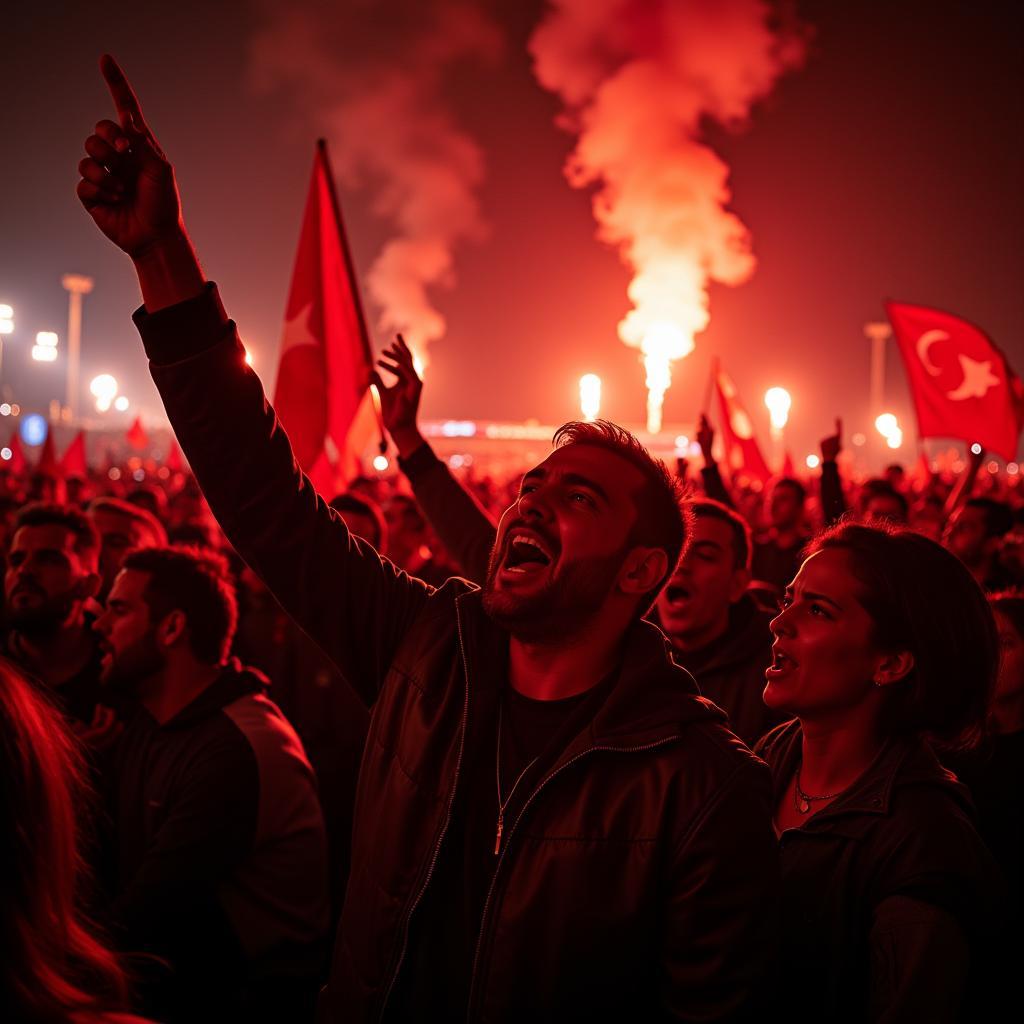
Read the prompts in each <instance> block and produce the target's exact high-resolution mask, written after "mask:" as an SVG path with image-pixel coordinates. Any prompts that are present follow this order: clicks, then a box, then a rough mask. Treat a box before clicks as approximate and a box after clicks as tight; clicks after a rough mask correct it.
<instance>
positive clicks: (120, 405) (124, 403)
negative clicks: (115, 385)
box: [114, 395, 131, 412]
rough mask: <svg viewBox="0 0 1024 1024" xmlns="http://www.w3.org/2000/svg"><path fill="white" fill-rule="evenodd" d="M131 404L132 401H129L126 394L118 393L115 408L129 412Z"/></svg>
mask: <svg viewBox="0 0 1024 1024" xmlns="http://www.w3.org/2000/svg"><path fill="white" fill-rule="evenodd" d="M130 404H131V403H130V402H129V401H128V397H127V396H126V395H118V396H117V398H115V399H114V408H115V409H116V410H117V411H118V412H127V411H128V406H129V405H130Z"/></svg>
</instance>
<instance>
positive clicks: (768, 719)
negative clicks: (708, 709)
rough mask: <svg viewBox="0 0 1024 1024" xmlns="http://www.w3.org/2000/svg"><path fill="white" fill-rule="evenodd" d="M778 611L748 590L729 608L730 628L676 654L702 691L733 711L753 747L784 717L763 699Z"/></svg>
mask: <svg viewBox="0 0 1024 1024" xmlns="http://www.w3.org/2000/svg"><path fill="white" fill-rule="evenodd" d="M772 618H773V615H772V614H771V613H769V612H764V611H762V610H761V609H760V608H758V607H757V605H756V604H755V603H754V601H753V599H752V598H751V597H750V596H749V595H745V596H744V597H742V598H741V599H740V600H739V601H737V602H736V603H735V604H734V605H733V606H732V607H731V608H730V609H729V627H728V629H726V631H725V632H724V633H723V634H722V635H721V636H720V637H718V639H717V640H713V641H712V642H711V643H710V644H708V645H707V646H706V647H702V648H700V649H699V650H696V651H680V650H678V649H677V650H676V651H675V653H674V657H675V659H676V661H677V662H679V664H680V665H682V666H683V668H685V669H687V670H688V671H689V672H691V673H692V674H693V676H694V678H696V680H697V685H698V686H699V687H700V692H701V693H702V694H703V695H704V696H705V697H707V699H708V700H710V701H713V702H714V703H715V704H717V705H718V706H719V707H720V708H721V709H722V710H723V711H724V712H725V713H726V714H727V715H728V716H729V728H730V729H732V731H733V732H734V733H736V735H737V736H739V738H740V739H741V740H743V742H744V743H747V744H749V745H750V746H753V745H754V744H755V743H756V742H757V741H758V740H759V739H760V738H761V737H762V736H763V735H764V734H765V733H766V732H768V731H769V730H770V729H772V728H774V727H775V726H776V725H778V724H779V722H780V720H781V719H780V716H779V714H778V713H777V712H774V711H772V710H771V708H769V707H768V705H767V704H765V702H764V700H763V699H762V696H761V695H762V694H763V693H764V687H765V678H764V673H765V669H766V668H768V666H769V665H770V664H771V661H772V634H771V630H770V629H769V628H768V623H770V622H771V620H772Z"/></svg>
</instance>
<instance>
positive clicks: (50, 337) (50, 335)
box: [32, 331, 58, 363]
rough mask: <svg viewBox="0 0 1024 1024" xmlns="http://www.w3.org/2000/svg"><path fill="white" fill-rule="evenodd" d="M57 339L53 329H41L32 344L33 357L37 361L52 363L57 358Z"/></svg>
mask: <svg viewBox="0 0 1024 1024" xmlns="http://www.w3.org/2000/svg"><path fill="white" fill-rule="evenodd" d="M57 340H58V339H57V335H56V334H55V333H54V332H53V331H39V332H38V333H37V334H36V343H35V344H34V345H33V346H32V358H33V359H34V360H35V361H36V362H37V363H52V362H53V361H54V360H55V359H56V358H57Z"/></svg>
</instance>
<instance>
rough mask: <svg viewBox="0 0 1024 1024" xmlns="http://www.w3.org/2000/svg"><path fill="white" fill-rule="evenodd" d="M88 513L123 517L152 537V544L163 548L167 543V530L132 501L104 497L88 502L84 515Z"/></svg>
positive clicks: (153, 516)
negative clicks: (142, 528)
mask: <svg viewBox="0 0 1024 1024" xmlns="http://www.w3.org/2000/svg"><path fill="white" fill-rule="evenodd" d="M89 512H111V513H113V514H114V515H118V516H124V517H125V519H130V520H132V522H134V523H139V524H140V525H141V526H143V527H145V529H147V530H148V531H149V532H150V534H151V536H152V537H153V544H154V545H155V546H157V547H163V546H164V545H166V543H167V530H166V529H164V525H163V523H161V522H160V520H159V519H157V517H156V516H155V515H153V513H152V512H149V511H147V510H146V509H145V508H143V507H142V506H141V505H138V504H136V503H135V502H132V501H125V500H124V499H123V498H112V497H109V496H107V495H104V496H103V497H101V498H94V499H93V500H92V501H90V502H89V507H88V508H87V509H86V514H87V515H88V513H89Z"/></svg>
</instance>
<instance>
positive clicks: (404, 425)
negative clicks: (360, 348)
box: [373, 334, 423, 455]
mask: <svg viewBox="0 0 1024 1024" xmlns="http://www.w3.org/2000/svg"><path fill="white" fill-rule="evenodd" d="M377 365H378V366H380V367H381V368H383V369H385V370H387V371H388V372H389V373H393V374H394V375H395V376H396V377H397V378H398V380H397V381H396V382H395V383H394V384H392V385H391V387H385V386H384V382H383V380H381V377H380V374H379V373H377V372H376V371H374V373H373V382H374V384H376V385H377V390H378V391H379V392H380V412H381V418H382V419H383V420H384V427H385V429H386V430H387V432H388V433H389V434H390V435H391V440H392V441H394V442H395V447H396V448H397V449H398V453H399V454H400V455H409V454H410V453H411V452H413V451H414V450H415V449H416V448H418V447H419V446H420V445H421V444H422V443H423V436H422V435H421V434H420V431H419V425H418V424H417V416H418V415H419V409H420V396H421V395H422V393H423V381H422V380H420V376H419V374H418V373H417V372H416V366H415V364H414V363H413V356H412V351H411V350H410V348H409V346H408V345H406V343H405V339H404V338H403V337H402V336H401V335H400V334H399V335H397V336H396V337H395V340H394V342H393V343H392V344H391V345H389V346H388V347H387V348H386V349H384V351H383V353H382V354H381V358H380V359H378V360H377Z"/></svg>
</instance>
